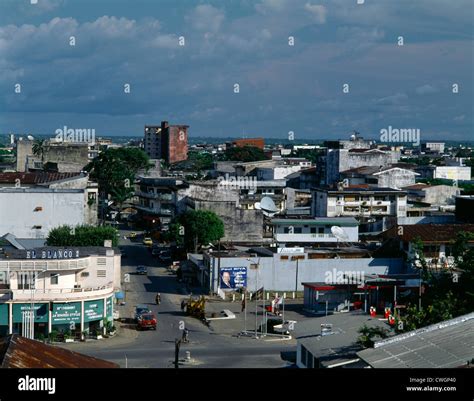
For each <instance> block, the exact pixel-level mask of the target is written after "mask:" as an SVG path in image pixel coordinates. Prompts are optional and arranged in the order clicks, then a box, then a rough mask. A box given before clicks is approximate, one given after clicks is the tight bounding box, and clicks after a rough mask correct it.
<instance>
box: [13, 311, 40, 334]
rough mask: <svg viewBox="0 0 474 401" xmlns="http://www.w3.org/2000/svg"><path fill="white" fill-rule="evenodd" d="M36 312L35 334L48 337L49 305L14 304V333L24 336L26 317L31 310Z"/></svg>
mask: <svg viewBox="0 0 474 401" xmlns="http://www.w3.org/2000/svg"><path fill="white" fill-rule="evenodd" d="M32 306H33V310H34V322H35V323H34V332H35V334H36V335H38V336H40V335H43V336H46V335H47V333H48V321H49V319H48V304H47V303H35V304H34V305H32V304H31V303H27V304H13V305H12V309H13V315H12V316H13V318H12V322H13V333H14V334H22V331H23V322H24V320H25V315H26V314H28V313H29V312H30V311H31V310H32Z"/></svg>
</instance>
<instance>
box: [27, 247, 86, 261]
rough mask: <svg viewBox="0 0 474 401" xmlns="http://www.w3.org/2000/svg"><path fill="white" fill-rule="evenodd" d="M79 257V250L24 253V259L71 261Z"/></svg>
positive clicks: (29, 251)
mask: <svg viewBox="0 0 474 401" xmlns="http://www.w3.org/2000/svg"><path fill="white" fill-rule="evenodd" d="M78 257H79V249H48V250H44V251H38V252H37V251H36V250H34V249H32V250H27V251H26V259H72V258H78Z"/></svg>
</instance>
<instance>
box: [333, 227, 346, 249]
mask: <svg viewBox="0 0 474 401" xmlns="http://www.w3.org/2000/svg"><path fill="white" fill-rule="evenodd" d="M331 233H332V235H334V236H335V237H336V239H337V247H338V248H339V241H342V242H347V240H348V239H349V236H348V235H347V233H346V232H345V231H344V229H343V228H341V227H339V226H332V227H331Z"/></svg>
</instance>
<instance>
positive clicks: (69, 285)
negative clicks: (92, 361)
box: [0, 247, 121, 336]
mask: <svg viewBox="0 0 474 401" xmlns="http://www.w3.org/2000/svg"><path fill="white" fill-rule="evenodd" d="M120 271H121V262H120V252H118V251H117V250H116V249H113V248H100V247H77V248H58V247H48V248H36V249H25V250H16V249H4V251H3V253H1V254H0V332H1V333H2V335H6V334H13V333H17V334H19V333H22V329H23V327H22V326H23V324H24V323H25V321H24V319H25V318H24V314H25V313H26V312H30V311H33V310H34V316H35V317H34V322H35V323H34V326H35V335H36V336H38V335H40V334H41V335H43V336H46V335H47V334H48V333H51V332H52V331H58V332H71V334H72V335H74V334H76V335H77V334H80V333H83V332H89V333H91V334H92V333H93V332H94V331H96V330H100V328H102V327H103V321H104V319H106V320H108V321H111V320H112V318H113V303H114V293H115V292H116V291H117V290H119V289H120Z"/></svg>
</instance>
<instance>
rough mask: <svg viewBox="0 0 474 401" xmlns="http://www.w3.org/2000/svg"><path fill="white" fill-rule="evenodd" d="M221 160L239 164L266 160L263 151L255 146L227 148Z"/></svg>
mask: <svg viewBox="0 0 474 401" xmlns="http://www.w3.org/2000/svg"><path fill="white" fill-rule="evenodd" d="M223 158H224V160H230V161H239V162H255V161H260V160H266V159H267V157H266V156H265V153H263V150H262V149H260V148H257V147H255V146H244V147H234V148H229V149H227V150H226V151H225V154H224V157H223Z"/></svg>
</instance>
